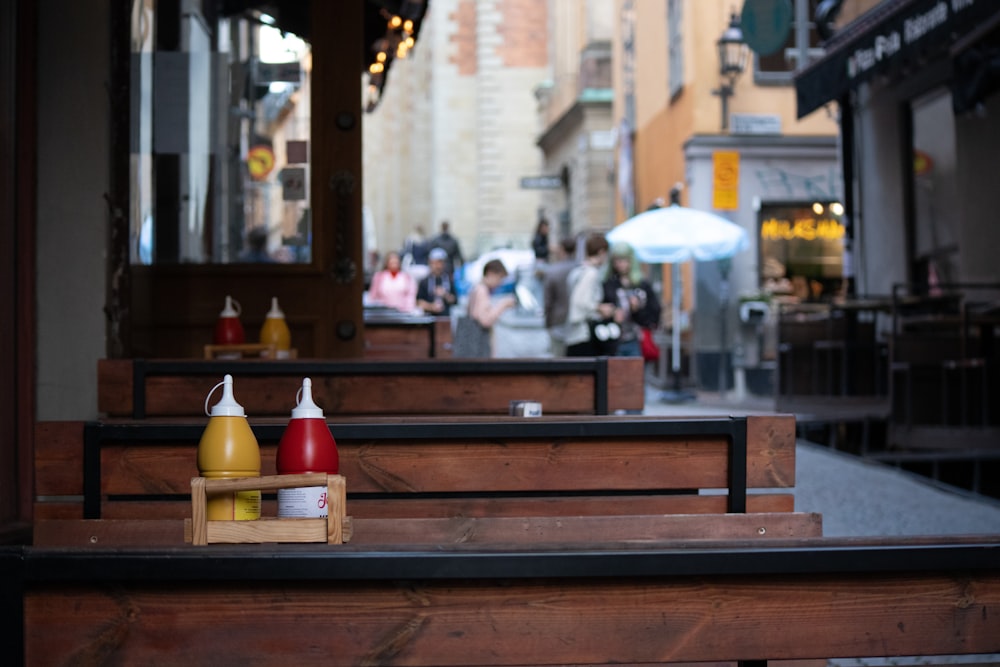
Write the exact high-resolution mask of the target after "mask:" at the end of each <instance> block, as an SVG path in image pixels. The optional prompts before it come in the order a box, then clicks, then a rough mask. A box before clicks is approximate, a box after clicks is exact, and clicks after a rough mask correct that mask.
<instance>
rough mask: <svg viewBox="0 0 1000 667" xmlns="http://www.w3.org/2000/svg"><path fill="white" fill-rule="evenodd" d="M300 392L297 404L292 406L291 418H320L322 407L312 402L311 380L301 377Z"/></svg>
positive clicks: (321, 416)
mask: <svg viewBox="0 0 1000 667" xmlns="http://www.w3.org/2000/svg"><path fill="white" fill-rule="evenodd" d="M299 393H301V394H302V396H301V398H300V399H299V402H298V404H297V405H296V406H295V407H294V408H292V419H322V418H323V409H322V408H321V407H319V406H318V405H316V404H315V403H313V395H312V380H310V379H309V378H302V388H301V389H299Z"/></svg>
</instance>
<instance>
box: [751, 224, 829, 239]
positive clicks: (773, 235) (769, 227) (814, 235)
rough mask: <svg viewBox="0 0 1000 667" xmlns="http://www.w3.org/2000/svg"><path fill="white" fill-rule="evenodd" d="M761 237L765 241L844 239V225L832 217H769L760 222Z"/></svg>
mask: <svg viewBox="0 0 1000 667" xmlns="http://www.w3.org/2000/svg"><path fill="white" fill-rule="evenodd" d="M760 237H761V238H762V239H764V240H765V241H776V240H779V239H784V240H786V241H790V240H792V239H804V240H806V241H815V240H816V239H828V240H832V239H842V238H844V225H842V224H841V223H840V222H838V221H837V220H833V219H832V218H824V219H822V220H817V219H815V218H796V219H795V220H788V219H778V218H769V219H767V220H765V221H764V222H762V223H761V224H760Z"/></svg>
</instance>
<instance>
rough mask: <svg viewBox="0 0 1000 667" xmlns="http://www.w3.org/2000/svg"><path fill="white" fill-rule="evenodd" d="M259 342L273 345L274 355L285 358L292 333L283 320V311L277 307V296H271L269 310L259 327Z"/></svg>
mask: <svg viewBox="0 0 1000 667" xmlns="http://www.w3.org/2000/svg"><path fill="white" fill-rule="evenodd" d="M260 342H261V344H263V345H274V349H275V357H276V358H278V359H287V358H288V357H289V350H290V349H291V347H292V334H291V332H290V331H289V330H288V323H287V322H285V313H283V312H282V311H281V308H279V307H278V297H276V296H272V297H271V310H270V311H269V312H268V313H267V317H266V318H265V319H264V326H262V327H261V328H260Z"/></svg>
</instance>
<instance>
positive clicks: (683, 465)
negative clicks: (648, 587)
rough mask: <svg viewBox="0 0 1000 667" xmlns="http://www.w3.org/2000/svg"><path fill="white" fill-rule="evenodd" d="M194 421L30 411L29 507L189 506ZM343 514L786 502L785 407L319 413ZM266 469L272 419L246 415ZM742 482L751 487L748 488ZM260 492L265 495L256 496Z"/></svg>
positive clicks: (60, 515) (103, 513)
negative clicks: (619, 412) (686, 413)
mask: <svg viewBox="0 0 1000 667" xmlns="http://www.w3.org/2000/svg"><path fill="white" fill-rule="evenodd" d="M206 423H207V418H202V420H201V421H200V423H194V422H191V421H190V420H186V421H182V422H179V421H168V420H143V421H135V420H126V421H103V422H88V423H83V422H48V423H46V422H43V423H40V424H39V426H38V432H37V434H36V456H35V477H36V483H35V487H36V493H37V498H36V503H35V516H36V518H38V519H80V518H88V519H97V518H105V519H136V518H147V519H154V518H173V519H177V518H182V517H185V516H189V513H190V506H189V498H190V480H191V478H192V477H194V476H196V475H197V474H198V473H197V468H196V465H195V461H196V451H197V445H198V441H199V439H200V438H201V434H202V432H203V430H204V427H205V424H206ZM329 423H330V427H331V431H332V432H333V435H334V437H335V438H336V440H337V446H338V449H339V452H340V466H341V468H340V472H341V474H342V475H344V476H345V477H346V478H347V491H348V512H349V514H351V515H353V516H355V517H364V518H394V517H399V516H406V517H412V518H418V517H428V518H429V517H438V518H443V517H455V516H463V517H477V516H574V515H647V514H699V513H714V514H722V513H727V512H728V513H742V512H746V511H749V512H791V511H792V510H793V509H794V497H793V495H792V493H791V490H792V488H793V487H794V483H795V420H794V418H793V417H791V416H778V415H775V416H749V417H738V418H736V417H733V418H683V419H679V418H664V417H639V416H623V417H613V416H608V417H596V416H579V417H551V416H544V417H541V418H530V419H526V418H517V417H500V418H496V419H487V418H479V417H449V418H447V419H443V418H440V417H437V418H434V417H427V418H416V417H396V418H386V417H381V418H378V419H377V420H373V419H364V418H354V419H344V420H338V419H331V420H329ZM251 425H252V427H253V429H254V432H255V434H256V436H257V439H258V442H259V443H260V445H261V455H262V471H261V472H262V474H264V475H272V474H275V463H274V461H275V452H276V449H277V443H278V441H279V440H280V438H281V435H282V433H283V432H284V429H285V427H286V425H287V419H283V420H251ZM751 491H756V492H754V493H751ZM268 502H273V501H267V500H266V501H265V505H267V503H268Z"/></svg>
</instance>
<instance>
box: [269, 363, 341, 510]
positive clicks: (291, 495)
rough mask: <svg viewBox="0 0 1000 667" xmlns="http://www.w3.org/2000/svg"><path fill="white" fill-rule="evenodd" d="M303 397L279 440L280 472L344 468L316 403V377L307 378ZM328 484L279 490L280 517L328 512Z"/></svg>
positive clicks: (328, 428) (278, 460)
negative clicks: (314, 398)
mask: <svg viewBox="0 0 1000 667" xmlns="http://www.w3.org/2000/svg"><path fill="white" fill-rule="evenodd" d="M300 393H301V397H300V399H299V402H298V404H297V405H296V406H295V408H294V409H292V419H291V421H289V422H288V426H287V427H286V428H285V432H284V433H283V434H282V436H281V442H279V443H278V455H277V460H276V461H275V464H276V467H277V469H278V474H279V475H294V474H300V473H306V472H325V473H327V474H331V475H334V474H336V473H337V472H338V471H339V470H340V456H339V454H337V443H336V441H335V440H334V439H333V434H332V433H330V427H329V426H327V425H326V420H325V419H324V418H323V410H322V409H321V408H320V407H319V406H317V405H316V404H315V403H314V402H313V397H312V380H310V379H309V378H303V380H302V389H300ZM327 513H328V512H327V497H326V487H325V486H309V487H302V488H296V489H278V516H279V517H298V518H302V517H306V518H317V517H325V516H326V515H327Z"/></svg>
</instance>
